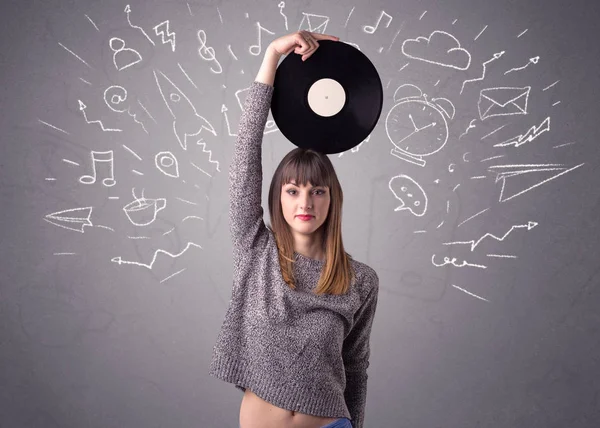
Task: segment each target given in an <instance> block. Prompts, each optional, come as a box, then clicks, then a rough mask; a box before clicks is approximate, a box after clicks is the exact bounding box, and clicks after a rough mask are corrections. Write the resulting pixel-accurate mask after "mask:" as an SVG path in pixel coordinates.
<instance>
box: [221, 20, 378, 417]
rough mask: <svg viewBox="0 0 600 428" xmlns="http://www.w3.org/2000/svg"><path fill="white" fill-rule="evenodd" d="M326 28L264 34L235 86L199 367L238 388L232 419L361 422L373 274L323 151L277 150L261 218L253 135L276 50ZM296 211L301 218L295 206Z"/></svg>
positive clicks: (266, 100)
mask: <svg viewBox="0 0 600 428" xmlns="http://www.w3.org/2000/svg"><path fill="white" fill-rule="evenodd" d="M318 40H333V41H339V39H338V38H337V37H334V36H328V35H324V34H318V33H310V32H306V31H298V32H295V33H293V34H289V35H286V36H283V37H280V38H278V39H276V40H274V41H273V42H272V43H271V44H270V45H269V47H268V48H267V50H266V52H265V56H264V59H263V63H262V65H261V68H260V70H259V72H258V75H257V76H256V80H255V81H254V82H253V83H252V85H251V87H250V90H249V91H248V94H247V96H246V101H245V108H244V112H243V114H242V117H241V120H240V125H239V133H238V137H237V140H236V144H235V149H234V155H233V159H232V161H231V164H230V167H229V180H230V188H229V192H230V209H229V221H230V232H231V237H232V241H233V261H234V283H233V287H232V294H231V301H230V304H229V307H228V309H227V312H226V314H225V320H224V322H223V325H222V327H221V331H220V333H219V335H218V337H217V342H216V344H215V346H214V349H213V358H212V361H211V365H210V374H211V375H212V376H215V377H217V378H219V379H221V380H224V381H226V382H229V383H233V384H234V385H235V387H236V388H238V389H240V390H242V391H244V397H243V399H242V403H241V407H240V417H239V423H240V427H241V428H321V427H327V428H334V427H335V428H346V427H348V428H350V427H352V428H362V427H363V419H364V408H365V403H366V394H367V377H368V376H367V367H368V366H369V355H370V348H369V338H370V334H371V327H372V323H373V319H374V315H375V308H376V306H377V296H378V290H379V278H378V276H377V274H376V273H375V271H374V270H373V269H372V268H370V267H369V266H367V265H366V264H364V263H361V262H358V261H356V260H353V259H352V257H351V256H350V255H349V254H348V253H346V252H345V251H344V246H343V243H342V237H341V215H342V200H343V194H342V189H341V187H340V184H339V181H338V179H337V176H336V173H335V171H334V168H333V165H332V164H331V161H330V160H329V158H328V157H327V156H326V155H323V154H321V153H318V152H316V151H313V150H308V149H301V148H297V149H294V150H292V151H291V152H290V153H288V154H287V155H286V156H285V157H284V158H283V160H282V161H281V163H280V164H279V166H278V167H277V170H276V171H275V173H274V176H273V179H272V181H271V186H270V189H269V214H270V216H271V220H272V225H270V226H269V227H267V226H266V225H265V223H264V221H263V208H262V206H261V194H262V191H261V189H262V166H261V157H262V150H261V145H262V137H263V132H264V129H265V123H266V120H267V116H268V114H269V109H270V104H271V97H272V94H273V83H274V79H275V70H276V68H277V64H278V62H279V59H280V58H281V56H282V55H287V54H289V53H291V52H292V51H294V53H296V54H299V55H302V60H303V61H305V60H307V59H308V58H310V56H311V55H312V54H313V53H314V52H315V51H316V50H317V49H318V47H319V44H318ZM301 215H307V216H308V217H307V218H306V219H303V218H302V217H299V216H301Z"/></svg>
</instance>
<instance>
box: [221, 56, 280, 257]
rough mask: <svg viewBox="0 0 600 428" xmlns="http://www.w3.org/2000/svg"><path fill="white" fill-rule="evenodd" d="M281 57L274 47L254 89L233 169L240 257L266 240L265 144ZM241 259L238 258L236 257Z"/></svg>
mask: <svg viewBox="0 0 600 428" xmlns="http://www.w3.org/2000/svg"><path fill="white" fill-rule="evenodd" d="M280 57H281V55H280V54H279V53H278V52H276V51H275V50H274V49H272V48H271V47H270V46H269V48H267V50H266V52H265V56H264V58H263V62H262V65H261V67H260V69H259V71H258V74H257V76H256V80H255V81H254V82H252V84H251V85H250V89H249V90H248V93H247V95H246V100H245V102H244V111H243V112H242V116H241V118H240V124H239V129H238V135H237V138H236V142H235V148H234V152H233V158H232V159H231V163H230V165H229V200H230V204H229V225H230V232H231V238H232V242H233V246H234V250H235V251H236V254H237V252H238V251H240V250H241V251H245V250H248V249H250V248H251V247H253V246H255V245H257V243H258V241H259V240H260V239H261V238H263V237H266V233H267V229H266V226H265V223H264V220H263V214H264V210H263V208H262V205H261V196H262V140H263V133H264V130H265V124H266V121H267V117H268V115H269V108H270V107H271V98H272V96H273V81H274V78H275V71H276V69H277V64H278V62H279V59H280ZM236 258H237V256H236Z"/></svg>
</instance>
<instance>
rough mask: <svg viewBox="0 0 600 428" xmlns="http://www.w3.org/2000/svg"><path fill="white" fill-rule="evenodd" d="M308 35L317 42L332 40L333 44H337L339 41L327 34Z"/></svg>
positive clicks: (337, 38)
mask: <svg viewBox="0 0 600 428" xmlns="http://www.w3.org/2000/svg"><path fill="white" fill-rule="evenodd" d="M309 34H311V35H312V36H313V37H314V38H315V39H317V40H333V41H334V42H337V41H339V40H340V38H339V37H337V36H331V35H329V34H321V33H309Z"/></svg>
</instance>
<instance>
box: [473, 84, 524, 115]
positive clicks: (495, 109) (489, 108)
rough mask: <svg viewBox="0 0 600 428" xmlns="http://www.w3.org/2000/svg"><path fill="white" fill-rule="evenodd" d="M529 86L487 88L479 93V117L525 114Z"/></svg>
mask: <svg viewBox="0 0 600 428" xmlns="http://www.w3.org/2000/svg"><path fill="white" fill-rule="evenodd" d="M530 90H531V86H525V87H524V88H488V89H482V90H481V92H480V93H479V101H478V102H477V108H478V109H479V118H480V119H481V120H485V119H487V118H489V117H494V116H510V115H514V114H527V101H528V100H529V91H530Z"/></svg>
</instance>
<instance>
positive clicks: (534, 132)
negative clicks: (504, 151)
mask: <svg viewBox="0 0 600 428" xmlns="http://www.w3.org/2000/svg"><path fill="white" fill-rule="evenodd" d="M549 130H550V116H548V117H547V118H546V119H545V120H544V121H543V122H542V123H540V125H539V126H535V125H534V126H532V127H531V128H529V130H528V131H527V132H526V133H525V134H521V135H517V136H516V137H512V138H510V139H508V140H506V141H503V142H501V143H498V144H494V147H505V146H510V145H514V146H515V147H519V146H522V145H523V144H525V143H528V142H530V141H533V140H535V139H536V138H537V137H539V136H540V135H542V134H543V133H544V132H546V131H549Z"/></svg>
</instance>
